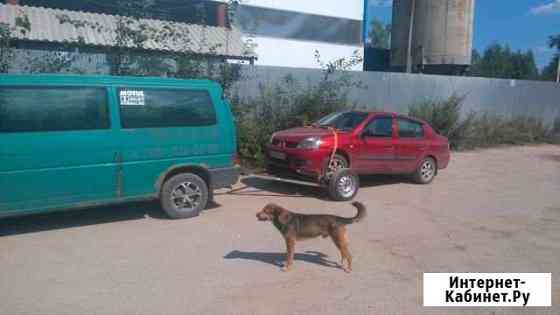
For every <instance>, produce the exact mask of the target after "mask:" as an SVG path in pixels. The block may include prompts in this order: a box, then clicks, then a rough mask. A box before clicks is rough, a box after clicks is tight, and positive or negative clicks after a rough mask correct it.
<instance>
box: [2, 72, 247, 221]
mask: <svg viewBox="0 0 560 315" xmlns="http://www.w3.org/2000/svg"><path fill="white" fill-rule="evenodd" d="M235 152H236V135H235V125H234V121H233V117H232V114H231V111H230V108H229V105H228V103H227V101H226V100H224V99H223V94H222V89H221V87H220V86H219V85H218V84H217V83H215V82H211V81H202V80H178V79H164V78H141V77H112V76H76V75H0V217H7V216H15V215H23V214H31V213H38V212H45V211H52V210H59V209H68V208H82V207H88V206H93V205H99V204H106V203H113V202H124V201H132V200H138V199H148V198H159V199H160V202H161V206H162V208H163V210H165V212H167V214H168V215H169V216H170V217H172V218H186V217H192V216H196V215H198V214H199V213H200V211H201V210H202V209H204V208H205V207H206V204H207V202H208V201H209V200H211V199H212V195H213V190H214V189H217V188H223V187H228V186H231V185H232V184H234V183H235V182H236V181H237V179H238V171H237V168H236V167H235V165H234V160H235Z"/></svg>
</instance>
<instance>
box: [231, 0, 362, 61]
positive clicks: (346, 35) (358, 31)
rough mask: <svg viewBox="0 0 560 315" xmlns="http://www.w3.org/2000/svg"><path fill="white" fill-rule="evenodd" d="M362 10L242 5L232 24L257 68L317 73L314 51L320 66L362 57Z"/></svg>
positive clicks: (335, 1)
mask: <svg viewBox="0 0 560 315" xmlns="http://www.w3.org/2000/svg"><path fill="white" fill-rule="evenodd" d="M366 6H367V0H347V1H340V0H321V1H302V0H282V1H278V0H245V1H243V2H242V5H240V6H239V8H238V10H237V14H236V21H235V24H236V25H237V26H238V27H239V28H240V29H241V31H242V32H243V34H244V39H245V40H246V41H248V42H249V43H250V44H253V45H254V46H253V50H254V52H255V54H256V56H257V57H258V60H257V61H256V64H257V65H270V66H288V67H300V68H318V67H319V64H318V63H317V62H316V60H315V57H314V56H315V51H317V52H319V54H320V56H321V59H322V60H323V61H331V60H335V59H338V58H343V57H349V56H352V55H353V54H354V52H356V51H357V52H358V53H359V54H360V55H362V54H363V48H364V34H365V33H364V31H365V28H364V23H362V21H363V20H364V15H365V8H366ZM355 69H356V70H361V69H362V64H361V63H360V64H358V65H356V67H355Z"/></svg>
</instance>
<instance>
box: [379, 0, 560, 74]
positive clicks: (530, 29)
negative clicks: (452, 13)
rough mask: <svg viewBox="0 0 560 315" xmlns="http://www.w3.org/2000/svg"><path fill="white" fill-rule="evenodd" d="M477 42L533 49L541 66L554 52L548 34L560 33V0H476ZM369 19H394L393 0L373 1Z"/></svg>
mask: <svg viewBox="0 0 560 315" xmlns="http://www.w3.org/2000/svg"><path fill="white" fill-rule="evenodd" d="M475 3H476V6H475V19H474V39H473V45H474V47H475V48H476V49H477V50H478V51H481V52H482V51H484V49H485V48H486V47H487V46H488V45H490V44H491V43H493V42H499V43H502V44H508V45H509V46H510V47H511V48H513V49H522V50H527V49H532V50H533V53H534V54H535V58H536V60H537V63H538V65H539V66H540V67H542V66H544V65H546V64H548V62H549V61H550V58H551V57H552V54H553V51H552V50H551V49H549V48H548V45H547V42H548V36H550V35H553V34H560V0H476V2H475ZM368 13H369V18H370V19H371V18H377V19H380V20H382V21H384V22H385V23H389V22H390V21H391V0H369V12H368Z"/></svg>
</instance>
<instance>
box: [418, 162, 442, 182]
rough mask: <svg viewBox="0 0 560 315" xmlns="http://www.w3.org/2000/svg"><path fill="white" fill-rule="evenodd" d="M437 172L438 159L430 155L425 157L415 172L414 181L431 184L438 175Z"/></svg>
mask: <svg viewBox="0 0 560 315" xmlns="http://www.w3.org/2000/svg"><path fill="white" fill-rule="evenodd" d="M436 172H437V166H436V161H434V159H432V158H430V157H428V158H425V159H424V160H422V162H420V165H419V166H418V168H417V169H416V172H414V181H415V182H416V183H418V184H429V183H430V182H432V180H434V177H436Z"/></svg>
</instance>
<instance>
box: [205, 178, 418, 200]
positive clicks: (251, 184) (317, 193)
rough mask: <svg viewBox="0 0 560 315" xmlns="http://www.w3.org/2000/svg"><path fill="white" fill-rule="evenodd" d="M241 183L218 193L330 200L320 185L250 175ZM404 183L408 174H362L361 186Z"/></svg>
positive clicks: (407, 182) (407, 179)
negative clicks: (311, 185)
mask: <svg viewBox="0 0 560 315" xmlns="http://www.w3.org/2000/svg"><path fill="white" fill-rule="evenodd" d="M241 183H242V184H243V187H240V188H236V189H233V190H231V191H228V192H224V193H218V194H216V195H220V194H222V195H223V194H225V195H235V196H261V197H262V196H265V197H287V198H298V197H299V198H301V197H312V198H317V199H320V200H330V199H329V197H328V195H327V194H326V192H325V190H324V189H322V188H320V187H309V186H304V185H298V184H292V183H285V182H281V181H276V180H266V179H261V178H255V177H250V176H248V177H245V178H242V179H241ZM402 183H406V184H410V183H412V181H411V179H410V178H409V177H408V176H402V175H395V176H392V175H374V176H373V175H372V176H360V187H361V188H367V187H375V186H385V185H395V184H402Z"/></svg>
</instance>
